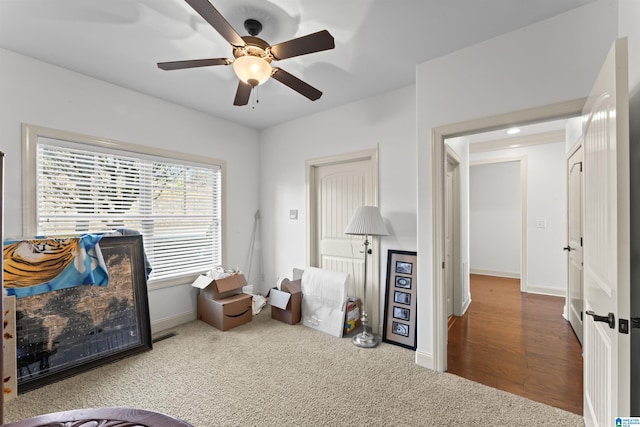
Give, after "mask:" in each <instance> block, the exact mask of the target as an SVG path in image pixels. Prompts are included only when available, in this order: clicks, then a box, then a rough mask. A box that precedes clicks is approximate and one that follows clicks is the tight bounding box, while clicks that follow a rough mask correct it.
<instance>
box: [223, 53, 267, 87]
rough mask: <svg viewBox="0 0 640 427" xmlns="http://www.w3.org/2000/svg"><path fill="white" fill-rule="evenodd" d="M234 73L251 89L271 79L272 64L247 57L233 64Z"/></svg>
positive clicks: (242, 57)
mask: <svg viewBox="0 0 640 427" xmlns="http://www.w3.org/2000/svg"><path fill="white" fill-rule="evenodd" d="M233 71H235V73H236V76H238V78H239V79H240V80H242V81H243V82H245V83H247V84H248V85H250V86H251V87H256V86H259V85H261V84H262V83H264V82H266V81H267V80H268V79H269V77H271V71H272V69H271V64H269V63H268V62H267V61H265V60H264V59H262V58H260V57H258V56H253V55H245V56H241V57H239V58H236V60H235V61H234V62H233Z"/></svg>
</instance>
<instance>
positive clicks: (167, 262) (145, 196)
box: [36, 138, 222, 281]
mask: <svg viewBox="0 0 640 427" xmlns="http://www.w3.org/2000/svg"><path fill="white" fill-rule="evenodd" d="M36 153H37V154H36V156H37V158H36V197H37V201H36V202H37V207H36V210H37V214H36V222H37V230H38V234H39V235H46V236H62V235H77V234H83V233H103V232H109V231H113V230H117V229H133V230H136V231H139V232H140V233H141V234H142V235H143V240H144V249H145V252H146V254H147V257H148V258H149V261H150V263H151V266H152V268H153V271H152V273H151V276H150V280H151V281H154V280H161V279H171V278H177V277H179V276H186V275H193V274H198V273H202V272H205V271H208V270H210V269H211V268H212V267H214V266H217V265H220V264H221V263H222V259H221V258H222V251H221V249H222V241H221V211H222V209H221V189H222V185H221V184H222V182H221V181H222V173H221V168H220V167H219V166H217V165H210V164H199V163H192V162H187V161H182V160H174V159H168V158H164V157H154V156H149V155H146V154H137V153H133V152H129V151H118V150H111V149H104V148H101V147H95V146H91V145H83V144H77V143H71V142H69V141H58V140H54V139H49V138H38V143H37V150H36Z"/></svg>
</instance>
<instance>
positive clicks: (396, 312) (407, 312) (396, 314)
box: [393, 306, 411, 322]
mask: <svg viewBox="0 0 640 427" xmlns="http://www.w3.org/2000/svg"><path fill="white" fill-rule="evenodd" d="M393 318H394V319H400V320H404V321H407V322H408V321H409V320H411V309H410V308H404V307H396V306H394V307H393Z"/></svg>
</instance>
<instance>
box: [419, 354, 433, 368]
mask: <svg viewBox="0 0 640 427" xmlns="http://www.w3.org/2000/svg"><path fill="white" fill-rule="evenodd" d="M416 365H420V366H422V367H423V368H428V369H431V370H433V355H431V354H429V353H424V352H422V351H419V350H416Z"/></svg>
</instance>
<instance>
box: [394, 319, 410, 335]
mask: <svg viewBox="0 0 640 427" xmlns="http://www.w3.org/2000/svg"><path fill="white" fill-rule="evenodd" d="M392 323H393V325H392V326H391V332H392V333H394V334H395V335H400V336H403V337H405V338H408V337H409V329H411V325H408V324H406V323H400V322H392Z"/></svg>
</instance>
